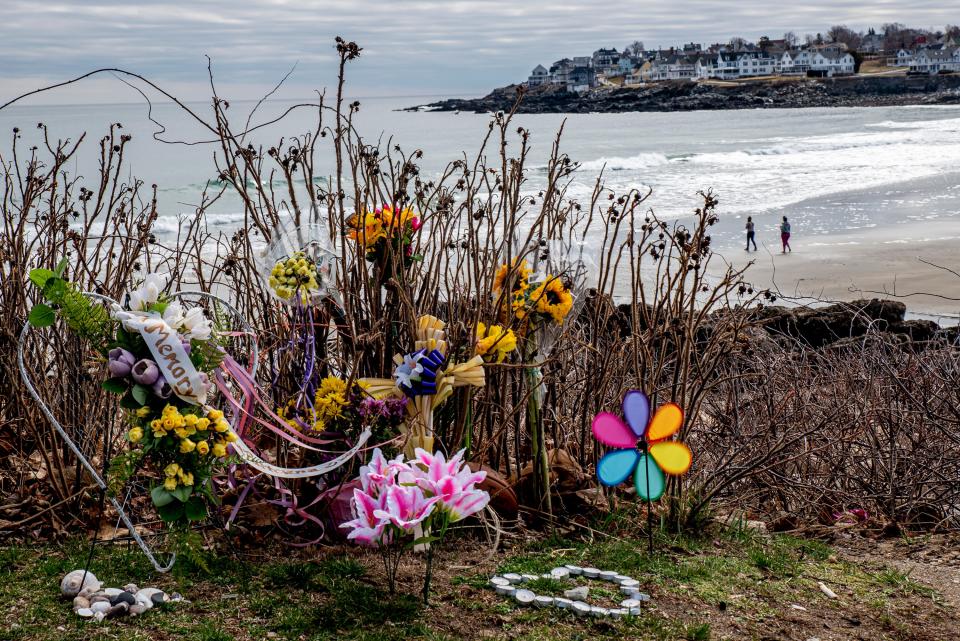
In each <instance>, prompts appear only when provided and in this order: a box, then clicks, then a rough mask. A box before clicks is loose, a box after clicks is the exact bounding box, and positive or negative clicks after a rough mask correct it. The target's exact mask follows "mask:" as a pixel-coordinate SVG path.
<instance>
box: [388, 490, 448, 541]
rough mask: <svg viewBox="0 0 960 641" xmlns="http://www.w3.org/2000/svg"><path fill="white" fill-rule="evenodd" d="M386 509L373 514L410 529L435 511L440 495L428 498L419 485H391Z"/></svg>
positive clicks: (397, 525)
mask: <svg viewBox="0 0 960 641" xmlns="http://www.w3.org/2000/svg"><path fill="white" fill-rule="evenodd" d="M385 496H386V506H385V509H378V510H375V511H374V513H373V515H374V516H375V517H376V518H378V519H381V520H383V521H389V522H390V523H391V524H392V525H394V526H396V527H398V528H400V529H401V530H406V531H410V530H413V528H414V527H416V526H417V525H419V524H420V523H422V522H423V521H424V520H425V519H426V518H427V517H429V516H430V514H432V513H433V506H434V504H435V503H436V502H437V501H439V500H440V499H439V497H436V496H434V497H432V498H429V499H428V498H427V497H426V496H424V494H423V490H421V489H420V488H419V487H417V486H415V485H414V486H403V485H391V486H390V487H388V488H387V491H386V494H385Z"/></svg>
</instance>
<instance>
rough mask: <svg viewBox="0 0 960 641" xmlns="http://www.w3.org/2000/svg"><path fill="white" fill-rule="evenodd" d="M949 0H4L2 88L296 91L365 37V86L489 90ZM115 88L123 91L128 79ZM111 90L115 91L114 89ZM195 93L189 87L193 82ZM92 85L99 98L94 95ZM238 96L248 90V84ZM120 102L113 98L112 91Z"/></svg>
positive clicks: (900, 16)
mask: <svg viewBox="0 0 960 641" xmlns="http://www.w3.org/2000/svg"><path fill="white" fill-rule="evenodd" d="M948 4H949V3H946V2H943V0H937V1H936V2H934V1H932V0H916V1H914V2H911V3H904V2H902V0H874V1H873V2H869V3H865V2H863V1H862V0H857V1H853V0H809V1H808V2H805V3H792V4H787V5H778V6H776V7H774V6H773V5H771V4H770V2H769V0H738V1H737V2H730V1H729V0H724V1H719V0H674V2H671V3H669V4H667V3H658V4H656V5H653V6H651V5H652V3H640V2H636V0H607V1H604V2H599V1H598V2H594V1H587V0H582V1H581V2H578V3H569V2H567V3H563V2H557V1H556V0H552V1H549V2H548V1H545V0H524V1H523V2H517V1H516V0H510V1H506V0H446V1H444V0H243V1H242V2H236V1H235V0H234V1H228V0H192V1H190V2H186V1H179V2H174V1H172V0H143V1H141V2H137V3H130V2H126V1H123V0H50V1H47V2H37V1H36V0H30V1H27V0H6V1H5V2H3V3H0V25H3V26H2V27H0V59H2V60H3V61H4V63H3V65H2V67H0V93H2V96H0V97H3V98H8V97H10V96H11V95H13V93H14V92H15V91H18V90H20V89H21V88H22V87H24V86H26V83H27V82H28V81H38V80H39V81H41V82H43V81H57V80H62V79H65V78H67V77H70V76H74V75H79V74H80V73H83V72H86V71H89V70H91V69H94V68H98V67H113V66H117V67H123V68H126V69H130V70H132V71H137V72H139V73H143V74H144V75H147V76H149V77H150V78H151V79H154V80H156V81H157V82H159V83H171V84H175V85H176V86H178V87H190V86H194V87H195V90H196V91H198V92H200V93H198V94H197V95H195V96H194V95H191V96H188V97H193V98H200V97H203V96H204V93H203V92H204V90H203V89H202V87H203V86H204V85H205V79H206V58H205V57H204V56H205V55H209V56H210V57H211V58H212V59H213V64H214V69H215V72H216V77H217V79H218V82H219V83H220V84H221V85H222V86H223V87H225V88H228V89H236V90H240V89H241V88H242V91H243V92H248V91H253V92H254V93H255V92H257V91H260V90H261V89H264V88H267V87H269V86H271V85H272V84H273V83H275V82H276V81H277V80H278V79H279V78H280V77H282V76H283V74H284V73H286V72H287V71H288V70H289V69H290V68H291V67H292V66H293V65H294V64H295V63H298V67H297V72H296V74H295V75H294V76H293V77H292V78H291V81H290V85H289V87H287V88H286V92H287V94H288V95H289V94H291V93H292V94H297V95H308V94H309V93H310V91H311V90H312V89H314V88H319V87H323V86H329V85H330V84H331V83H332V82H333V80H334V73H335V70H336V61H335V51H334V48H333V38H334V36H336V35H342V36H343V37H345V38H348V39H351V40H355V41H356V42H358V43H359V44H360V45H361V46H363V47H364V49H365V50H364V52H363V54H362V56H361V58H360V60H358V61H357V62H355V63H353V64H351V70H350V80H349V83H350V84H349V86H350V87H351V88H352V89H353V91H355V92H356V93H357V94H358V95H385V94H415V93H419V94H423V93H439V94H462V93H480V92H483V91H485V90H487V89H489V88H491V87H493V86H499V85H503V84H506V83H508V82H511V81H517V80H520V79H522V78H524V77H525V76H526V75H527V73H528V72H529V70H530V69H531V68H533V67H534V66H535V65H537V64H540V63H543V64H549V63H550V62H551V61H553V60H556V59H558V58H561V57H564V56H572V55H585V54H588V53H590V52H591V51H593V50H594V49H596V48H598V47H601V46H615V47H618V48H620V47H623V46H624V45H625V44H627V43H629V42H632V41H633V40H642V41H643V42H644V43H646V44H647V45H648V46H665V47H666V46H671V45H677V44H682V43H683V42H689V41H696V42H705V43H708V42H718V41H726V40H728V39H729V38H730V37H731V36H733V35H740V36H744V37H747V38H757V37H759V36H761V35H769V36H770V37H779V36H780V35H781V34H783V33H784V32H785V31H797V32H800V33H807V32H811V33H812V32H817V31H820V32H823V31H826V30H827V29H828V28H829V26H830V25H832V24H846V25H849V26H850V27H853V28H857V29H863V28H866V27H869V26H877V27H879V26H880V25H881V24H882V23H884V22H894V21H896V22H904V23H908V24H911V25H916V26H923V27H942V26H943V25H944V24H945V23H946V22H948V21H950V19H951V18H954V19H956V18H957V17H956V16H951V15H948V13H949V12H948V11H947V10H946V9H945V8H944V7H945V6H947V5H948ZM104 86H112V87H114V89H113V90H112V91H115V92H116V93H117V96H120V97H117V98H116V99H125V98H123V97H124V96H127V95H128V94H129V91H130V90H129V89H128V88H126V87H123V86H122V85H120V84H119V83H114V84H112V85H111V84H110V83H107V84H106V85H103V86H101V85H98V87H97V95H102V94H101V92H102V91H104V88H103V87H104ZM107 91H108V92H109V91H111V90H110V89H107ZM191 91H193V90H191ZM95 97H96V96H91V98H95ZM236 97H251V96H248V95H242V96H236ZM104 99H105V100H110V99H111V97H110V96H105V97H104Z"/></svg>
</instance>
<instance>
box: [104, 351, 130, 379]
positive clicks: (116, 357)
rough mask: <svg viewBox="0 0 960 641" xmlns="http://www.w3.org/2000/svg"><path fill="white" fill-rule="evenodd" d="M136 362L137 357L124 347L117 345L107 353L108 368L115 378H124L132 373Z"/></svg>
mask: <svg viewBox="0 0 960 641" xmlns="http://www.w3.org/2000/svg"><path fill="white" fill-rule="evenodd" d="M136 362H137V357H136V356H134V355H133V354H131V353H130V352H128V351H127V350H125V349H123V348H122V347H116V348H114V349H111V350H110V351H109V352H108V353H107V369H108V370H110V375H111V376H113V377H114V378H123V377H124V376H127V375H128V374H130V370H131V368H133V364H134V363H136Z"/></svg>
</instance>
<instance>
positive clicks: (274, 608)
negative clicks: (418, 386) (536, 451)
mask: <svg viewBox="0 0 960 641" xmlns="http://www.w3.org/2000/svg"><path fill="white" fill-rule="evenodd" d="M220 547H221V548H223V550H230V551H220V552H210V553H208V558H207V564H208V566H209V567H208V569H209V573H208V572H205V571H203V570H201V569H200V568H198V567H196V566H194V565H192V564H191V563H189V562H186V561H178V564H177V566H176V567H175V569H174V571H173V572H172V573H170V574H168V575H155V574H154V573H153V572H152V571H150V569H149V566H148V565H147V563H146V562H145V560H144V559H143V557H142V555H140V554H139V553H138V552H137V551H136V550H128V549H127V548H125V547H124V548H116V547H115V548H112V549H107V548H99V549H98V553H97V554H96V556H95V558H94V563H93V565H92V570H93V571H94V572H95V573H96V574H97V576H98V577H99V578H100V579H101V580H103V581H105V582H106V584H107V585H117V586H119V585H123V584H125V583H127V582H129V581H131V580H132V581H134V582H136V583H138V584H139V585H140V586H147V585H155V586H157V587H161V588H163V589H166V590H167V591H179V592H180V593H182V594H183V595H184V596H185V597H186V598H187V599H189V600H190V603H179V604H168V605H165V606H163V607H161V608H155V609H153V610H151V611H149V612H147V613H146V614H145V615H144V616H141V617H139V618H133V619H122V620H115V621H106V622H103V623H100V624H97V623H92V622H90V621H87V620H82V619H79V618H77V617H76V616H74V615H73V614H72V612H71V607H70V603H69V602H68V601H64V600H61V599H60V598H59V591H58V586H59V581H60V578H61V577H62V575H63V574H65V573H66V572H67V571H69V570H72V569H75V568H77V567H82V564H83V561H84V560H85V558H86V552H87V548H86V546H85V544H84V543H83V542H82V541H73V542H69V543H67V544H65V545H62V546H51V545H39V546H33V547H8V548H5V549H2V550H0V607H2V610H0V640H3V641H8V640H9V641H13V640H17V641H27V640H31V641H32V640H36V641H41V640H53V639H56V640H57V641H60V640H63V641H70V640H73V639H77V640H79V639H84V640H90V641H97V640H106V639H122V640H123V641H139V640H146V639H159V640H168V639H169V640H177V641H193V640H196V641H232V640H241V639H270V638H276V639H297V640H299V639H318V640H322V639H364V640H387V639H428V640H437V639H530V640H543V641H547V640H553V639H588V638H589V639H595V638H597V639H656V640H661V639H663V640H667V639H681V640H684V639H685V640H693V641H704V640H708V639H738V640H739V639H758V640H772V639H791V640H792V639H798V640H801V641H803V640H808V639H820V641H827V640H828V639H866V640H873V639H952V638H960V618H958V616H960V615H958V614H957V612H956V609H955V608H953V607H950V606H949V605H945V604H944V603H943V602H942V600H941V597H940V595H939V594H938V592H937V591H936V590H935V589H933V588H931V587H929V586H925V585H921V584H920V583H917V582H915V581H914V580H912V579H911V577H910V576H908V575H907V574H905V573H904V572H902V571H900V570H898V569H897V568H896V567H895V566H893V565H884V564H882V563H880V564H876V563H870V564H865V563H861V562H858V561H857V560H856V559H846V558H844V556H843V554H842V553H841V552H838V551H837V550H835V549H833V548H831V547H829V546H827V545H825V544H823V543H821V542H818V541H814V540H806V539H801V538H794V537H790V536H775V537H773V538H766V537H759V536H754V535H751V534H749V533H744V532H726V533H721V534H717V535H715V536H712V537H706V538H699V539H690V538H685V537H673V538H670V537H661V539H660V540H659V541H658V543H657V551H656V552H655V554H654V555H652V556H650V555H648V554H647V553H646V546H645V541H643V540H631V539H615V540H614V539H607V540H593V541H589V540H582V539H562V538H551V539H547V540H546V541H542V540H541V541H539V542H536V541H528V542H516V543H515V544H514V545H513V547H512V548H511V549H509V550H508V551H507V552H504V553H498V554H496V555H492V556H491V557H490V558H489V559H487V560H485V561H482V562H479V563H478V564H475V565H472V566H469V567H467V566H466V564H469V563H476V560H477V559H478V558H479V557H482V556H484V555H485V554H486V550H485V549H484V548H483V545H482V544H480V543H472V542H467V541H460V542H459V543H457V544H456V545H455V546H452V549H450V550H449V551H446V552H445V553H444V554H442V555H441V556H440V561H439V565H440V566H441V567H440V570H439V572H438V575H437V576H435V583H434V586H435V590H434V596H433V599H432V603H431V605H430V606H429V607H424V606H422V605H421V603H420V601H419V599H418V598H416V597H415V596H414V595H416V594H417V592H418V590H419V587H420V583H419V581H420V576H421V574H420V570H421V567H422V566H421V565H420V560H419V559H410V560H408V561H407V562H405V564H404V566H403V567H402V569H401V577H400V592H401V594H399V595H397V596H391V595H389V594H387V593H386V591H385V589H384V587H383V586H384V582H383V580H382V573H381V570H380V567H379V564H378V559H379V557H377V556H376V555H374V554H370V553H365V552H363V551H362V550H359V549H357V548H353V547H333V548H321V549H313V550H309V551H293V550H290V549H286V548H283V547H275V548H273V549H271V550H269V551H267V552H264V551H262V550H258V551H251V550H247V551H244V550H237V549H236V548H232V549H231V547H230V546H229V545H227V544H223V545H221V546H220ZM563 563H575V564H578V565H582V566H586V565H593V566H596V567H599V568H604V569H615V570H618V571H621V572H624V573H627V574H630V575H632V576H634V577H635V578H637V579H639V580H640V581H641V584H642V585H643V588H644V590H645V591H647V592H649V593H650V594H651V595H652V597H653V600H652V602H651V604H650V606H649V607H648V608H647V609H646V611H645V612H644V614H643V615H641V616H638V617H634V618H632V619H630V620H623V621H616V622H607V621H599V620H583V619H576V618H574V617H573V615H571V614H569V613H567V612H563V611H558V610H552V609H546V610H537V609H529V608H523V607H519V606H517V605H515V604H514V603H513V602H512V601H509V600H506V599H504V598H501V597H498V596H497V595H495V594H494V593H493V592H492V591H491V590H489V589H488V588H487V587H486V583H487V580H488V578H489V577H490V576H491V574H492V573H493V572H495V571H496V572H508V571H514V572H538V573H539V572H544V571H547V570H549V569H550V568H552V567H554V566H556V565H559V564H563ZM458 564H464V565H458ZM821 581H822V582H824V583H825V584H827V585H828V586H830V587H831V589H833V591H834V592H836V593H837V595H838V596H837V598H835V599H834V598H828V597H827V596H826V595H825V594H824V593H823V592H822V591H821V590H820V588H819V587H818V582H821ZM543 583H544V584H543V585H539V586H538V589H539V590H540V591H542V592H551V591H555V590H559V589H561V587H562V586H558V585H552V582H543ZM584 583H585V584H587V585H590V586H591V598H590V600H591V601H594V602H596V603H607V604H611V605H612V604H613V603H614V601H613V598H614V596H615V595H614V594H613V593H612V591H611V592H610V593H609V594H608V593H607V592H605V591H604V590H603V589H602V586H601V585H600V584H597V583H596V582H584Z"/></svg>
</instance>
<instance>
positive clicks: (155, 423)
mask: <svg viewBox="0 0 960 641" xmlns="http://www.w3.org/2000/svg"><path fill="white" fill-rule="evenodd" d="M150 427H151V428H152V429H153V430H154V431H156V430H162V429H163V423H161V422H160V419H159V418H155V419H153V420H152V421H150Z"/></svg>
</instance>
